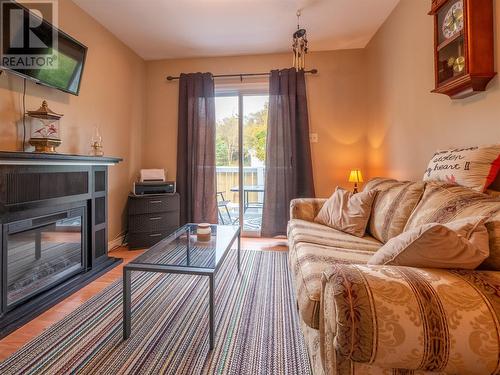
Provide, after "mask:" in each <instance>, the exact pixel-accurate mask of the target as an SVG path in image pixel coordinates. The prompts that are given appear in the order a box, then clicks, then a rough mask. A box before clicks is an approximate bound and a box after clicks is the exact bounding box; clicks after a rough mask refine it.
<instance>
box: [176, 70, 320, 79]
mask: <svg viewBox="0 0 500 375" xmlns="http://www.w3.org/2000/svg"><path fill="white" fill-rule="evenodd" d="M304 73H308V74H317V73H318V69H311V70H305V71H304ZM269 75H271V73H240V74H216V75H214V76H213V77H214V78H229V77H240V79H241V80H243V77H256V76H269ZM179 78H180V77H172V76H168V77H167V81H174V80H177V79H179Z"/></svg>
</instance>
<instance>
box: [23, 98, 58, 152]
mask: <svg viewBox="0 0 500 375" xmlns="http://www.w3.org/2000/svg"><path fill="white" fill-rule="evenodd" d="M28 117H30V118H31V127H30V128H31V132H30V140H29V143H30V145H32V146H34V147H35V152H56V147H57V146H60V145H61V133H60V128H59V125H60V124H59V122H60V119H61V117H63V115H60V114H58V113H55V112H54V111H52V110H51V109H50V108H49V106H48V105H47V102H46V101H45V100H44V101H43V102H42V106H41V107H40V108H38V109H37V110H36V111H28Z"/></svg>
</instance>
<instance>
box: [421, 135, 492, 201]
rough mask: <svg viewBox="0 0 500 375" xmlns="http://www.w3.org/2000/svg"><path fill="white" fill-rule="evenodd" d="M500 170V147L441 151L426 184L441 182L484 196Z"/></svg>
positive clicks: (431, 163)
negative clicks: (463, 187)
mask: <svg viewBox="0 0 500 375" xmlns="http://www.w3.org/2000/svg"><path fill="white" fill-rule="evenodd" d="M499 170H500V144H499V145H492V146H481V147H469V148H456V149H453V150H442V151H437V152H436V153H435V154H434V156H433V157H432V159H431V161H430V162H429V165H428V166H427V170H426V172H425V174H424V181H441V182H448V183H451V184H457V185H461V186H465V187H468V188H470V189H473V190H476V191H479V192H481V193H482V192H484V191H485V190H486V189H487V188H488V186H490V185H491V184H492V183H493V181H495V178H496V176H497V174H498V171H499Z"/></svg>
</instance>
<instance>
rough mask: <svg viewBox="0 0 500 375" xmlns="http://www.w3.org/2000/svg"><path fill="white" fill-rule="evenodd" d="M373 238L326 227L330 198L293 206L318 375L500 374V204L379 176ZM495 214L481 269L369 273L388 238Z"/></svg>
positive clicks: (308, 336)
mask: <svg viewBox="0 0 500 375" xmlns="http://www.w3.org/2000/svg"><path fill="white" fill-rule="evenodd" d="M365 189H377V190H379V193H378V194H377V198H376V200H375V202H374V205H373V208H372V213H371V216H370V221H369V223H368V228H367V233H366V235H365V236H364V237H362V238H359V237H354V236H352V235H349V234H346V233H343V232H339V231H336V230H334V229H331V228H329V227H326V226H323V225H320V224H317V223H315V222H314V218H315V217H316V215H317V213H318V212H319V210H320V208H321V207H322V205H323V203H324V202H325V201H326V200H325V199H296V200H293V201H292V202H291V214H290V216H291V220H290V222H289V226H288V240H289V246H290V257H289V263H290V268H291V270H292V275H293V277H292V278H293V281H294V284H295V291H296V296H297V305H298V310H299V315H300V319H301V327H302V331H303V334H304V337H305V340H306V345H307V348H308V351H309V356H310V359H311V365H312V367H313V371H314V373H315V374H366V375H369V374H497V373H500V272H498V271H497V270H500V198H498V197H497V198H495V197H493V196H490V195H486V194H480V193H477V192H474V191H472V190H469V189H467V188H464V187H460V186H456V185H446V184H444V183H433V182H430V183H427V184H424V183H422V182H399V181H395V180H390V179H383V178H376V179H373V180H371V181H370V182H368V183H367V184H366V186H365ZM468 216H487V217H488V218H489V219H488V221H487V224H486V226H487V229H488V233H489V239H490V256H489V258H488V259H487V260H486V261H485V262H484V263H483V264H482V265H481V266H480V267H479V269H477V270H474V271H465V270H452V269H419V268H412V267H400V266H368V265H366V262H367V261H368V259H369V258H370V257H371V256H372V255H373V253H374V252H375V251H377V249H379V248H380V247H381V246H382V245H383V243H385V242H386V241H387V240H388V239H389V238H391V237H393V236H396V235H398V234H399V233H401V232H403V231H404V230H408V229H412V228H415V227H417V226H420V225H422V224H425V223H431V222H439V223H447V222H450V221H454V220H458V219H461V218H465V217H468Z"/></svg>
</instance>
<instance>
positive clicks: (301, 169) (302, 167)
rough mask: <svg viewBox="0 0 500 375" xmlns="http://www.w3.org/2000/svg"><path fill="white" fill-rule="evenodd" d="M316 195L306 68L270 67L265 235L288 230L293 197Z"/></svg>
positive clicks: (264, 214) (284, 232) (264, 210)
mask: <svg viewBox="0 0 500 375" xmlns="http://www.w3.org/2000/svg"><path fill="white" fill-rule="evenodd" d="M301 197H314V182H313V175H312V163H311V147H310V144H309V115H308V112H307V95H306V82H305V77H304V71H303V70H299V71H297V70H295V69H294V68H291V69H283V70H280V71H278V70H273V71H271V76H270V82H269V117H268V129H267V146H266V181H265V195H264V209H263V216H262V236H264V237H274V236H277V235H283V234H286V226H287V223H288V220H289V219H290V201H291V200H292V199H294V198H301Z"/></svg>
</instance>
